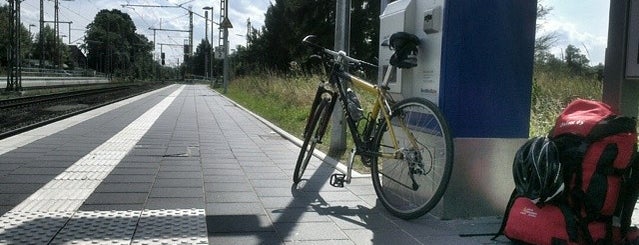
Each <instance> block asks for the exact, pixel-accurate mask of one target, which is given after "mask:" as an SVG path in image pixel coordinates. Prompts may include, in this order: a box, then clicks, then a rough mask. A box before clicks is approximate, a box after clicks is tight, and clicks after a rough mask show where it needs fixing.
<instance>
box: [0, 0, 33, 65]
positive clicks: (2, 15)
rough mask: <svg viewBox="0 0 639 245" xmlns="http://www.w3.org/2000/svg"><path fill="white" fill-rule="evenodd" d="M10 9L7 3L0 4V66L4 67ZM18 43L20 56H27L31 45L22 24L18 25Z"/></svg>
mask: <svg viewBox="0 0 639 245" xmlns="http://www.w3.org/2000/svg"><path fill="white" fill-rule="evenodd" d="M10 15H11V14H10V9H9V5H3V6H0V30H3V31H0V47H2V48H0V66H2V67H6V66H7V65H8V62H7V61H8V56H9V55H8V53H7V52H8V50H9V47H10V40H9V31H8V30H9V18H10ZM20 37H21V39H20V44H21V47H22V49H21V57H22V58H23V60H24V58H28V57H29V52H30V50H31V47H32V45H33V42H32V40H31V37H30V36H29V30H28V29H27V28H26V27H25V26H24V25H22V24H21V25H20Z"/></svg>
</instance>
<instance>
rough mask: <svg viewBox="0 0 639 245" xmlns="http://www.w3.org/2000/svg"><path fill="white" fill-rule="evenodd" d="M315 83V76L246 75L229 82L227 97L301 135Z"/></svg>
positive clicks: (294, 133) (298, 135) (316, 81)
mask: <svg viewBox="0 0 639 245" xmlns="http://www.w3.org/2000/svg"><path fill="white" fill-rule="evenodd" d="M318 82H319V77H317V76H296V77H282V76H276V75H272V74H269V75H259V76H247V77H241V78H237V79H235V80H234V81H233V82H232V83H230V85H229V87H228V94H227V96H228V97H230V98H232V99H233V100H235V101H236V102H238V103H240V104H241V105H242V106H244V107H246V108H247V109H249V110H251V111H253V112H255V113H257V114H259V115H260V116H262V117H264V118H265V119H266V120H269V121H271V122H273V123H274V124H276V125H278V126H279V127H280V128H282V129H284V130H286V131H287V132H289V133H291V134H292V135H295V136H297V137H301V135H302V131H303V130H304V123H305V122H306V117H307V116H308V111H309V110H310V108H311V103H312V102H313V101H312V98H313V96H314V93H315V89H316V87H317V84H318Z"/></svg>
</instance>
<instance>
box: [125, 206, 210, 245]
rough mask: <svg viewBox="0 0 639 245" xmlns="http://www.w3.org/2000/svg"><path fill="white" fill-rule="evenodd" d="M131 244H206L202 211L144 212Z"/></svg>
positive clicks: (206, 238)
mask: <svg viewBox="0 0 639 245" xmlns="http://www.w3.org/2000/svg"><path fill="white" fill-rule="evenodd" d="M131 244H208V237H207V231H206V215H205V212H204V209H162V210H144V212H143V213H142V217H141V218H140V223H139V224H138V228H137V230H136V232H135V237H134V238H133V241H132V242H131Z"/></svg>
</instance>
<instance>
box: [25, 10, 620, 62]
mask: <svg viewBox="0 0 639 245" xmlns="http://www.w3.org/2000/svg"><path fill="white" fill-rule="evenodd" d="M228 2H229V18H230V20H231V23H232V24H233V28H232V29H229V40H230V48H231V49H233V48H234V47H236V46H237V45H246V37H245V35H246V30H247V20H248V19H249V18H250V21H251V26H252V27H253V28H257V29H260V28H261V27H262V26H263V25H264V14H265V12H266V9H268V7H269V6H270V4H271V3H270V0H228ZM540 3H541V4H543V5H545V6H547V7H551V8H552V10H551V12H550V14H549V16H548V18H547V19H546V20H545V21H544V22H543V23H542V24H543V28H542V30H541V31H540V32H538V35H539V34H543V33H548V32H555V33H556V34H557V35H558V36H559V40H558V41H557V43H555V46H554V48H553V49H552V52H553V53H554V54H556V55H557V56H558V57H561V53H562V52H563V50H564V49H565V48H566V46H568V44H572V45H574V46H576V47H577V48H579V49H580V50H581V52H582V53H583V54H585V55H586V56H587V57H588V58H589V60H591V64H592V65H596V64H598V63H603V62H604V57H605V47H606V42H607V35H608V10H609V4H610V2H609V1H607V0H540ZM59 4H60V15H59V16H60V21H72V22H73V23H72V24H71V33H70V36H71V38H70V39H71V40H70V41H71V43H73V44H80V43H81V42H82V37H83V35H84V31H85V28H86V26H87V25H88V24H89V23H90V22H91V21H93V18H94V17H95V14H97V12H98V11H99V10H100V9H119V10H121V11H122V12H125V13H128V14H129V15H130V16H131V18H132V19H133V21H134V22H135V24H136V26H137V32H138V33H139V34H143V35H145V36H147V38H149V40H153V31H151V30H149V28H160V27H161V28H164V29H175V30H188V27H189V18H188V11H187V10H184V9H181V8H145V7H123V6H122V5H125V4H132V5H168V6H175V5H178V4H182V6H183V7H185V8H189V7H190V8H191V10H192V11H193V12H194V13H196V14H199V15H201V16H204V10H203V9H202V8H203V7H206V6H211V7H213V8H214V10H213V12H214V18H213V21H215V22H216V23H218V22H219V14H220V1H219V0H73V1H68V0H60V2H59ZM53 5H54V4H53V1H50V0H45V1H44V8H45V17H44V18H45V21H52V20H53V19H54V10H53ZM39 6H40V1H39V0H24V1H23V2H22V5H21V8H22V22H23V24H24V25H25V26H29V25H30V24H34V25H36V26H35V27H31V30H32V32H33V33H37V32H38V27H39V24H38V23H39V8H40V7H39ZM210 16H211V13H210V12H209V18H210ZM204 23H205V22H204V18H203V17H200V16H197V15H194V19H193V26H194V27H193V28H194V34H193V36H194V41H193V44H194V46H195V47H197V45H198V44H199V43H200V41H201V40H202V39H204V29H205V24H204ZM209 23H210V22H209ZM210 28H211V27H210V26H209V28H208V31H209V32H210ZM60 33H61V34H60V35H67V36H68V35H69V25H68V24H60ZM218 34H219V31H218V29H217V26H215V28H214V40H215V42H214V43H213V45H214V46H217V41H218V39H219V36H218ZM209 36H210V33H209ZM186 38H188V33H183V32H160V31H158V32H156V43H166V44H172V45H180V44H184V39H186ZM64 42H65V43H68V42H69V38H68V37H65V38H64ZM195 47H194V48H195ZM156 49H157V51H158V53H159V49H160V48H159V47H157V48H156ZM163 51H164V52H165V53H166V57H167V58H166V59H167V60H166V61H167V63H168V64H169V65H177V63H178V62H182V59H183V57H182V47H179V46H164V47H163ZM157 56H158V57H159V54H158V55H157Z"/></svg>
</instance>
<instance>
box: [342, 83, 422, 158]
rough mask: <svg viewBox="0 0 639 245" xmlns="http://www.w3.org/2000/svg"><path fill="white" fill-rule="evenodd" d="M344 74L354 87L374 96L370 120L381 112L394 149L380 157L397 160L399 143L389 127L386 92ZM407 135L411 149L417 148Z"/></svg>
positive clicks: (403, 125)
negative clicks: (393, 151)
mask: <svg viewBox="0 0 639 245" xmlns="http://www.w3.org/2000/svg"><path fill="white" fill-rule="evenodd" d="M345 74H346V75H347V77H348V78H349V79H350V81H351V82H352V83H353V86H354V87H356V88H359V89H361V90H364V91H366V92H368V93H370V94H374V95H375V103H374V104H373V109H372V111H371V115H370V117H371V120H375V119H377V118H378V116H379V114H380V112H381V114H382V116H383V117H384V121H385V123H386V125H387V128H388V133H389V134H390V137H391V139H392V144H393V148H394V149H395V153H381V157H385V158H398V157H399V156H398V155H397V154H396V153H397V152H398V151H399V142H398V141H397V138H396V137H395V131H394V130H393V127H391V126H392V125H391V121H390V111H391V108H390V105H389V104H388V103H387V101H386V100H385V99H384V98H385V97H384V93H385V92H386V91H384V90H382V89H381V88H380V87H379V86H377V85H373V84H370V83H368V82H367V81H365V80H363V79H361V78H359V77H356V76H354V75H352V74H349V73H345ZM400 126H401V127H402V128H404V130H405V131H406V132H409V130H408V129H407V128H406V125H405V124H403V123H402V125H400ZM408 135H409V140H410V141H411V144H412V145H413V147H417V145H418V144H417V140H416V139H415V138H414V137H413V135H412V134H408Z"/></svg>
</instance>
